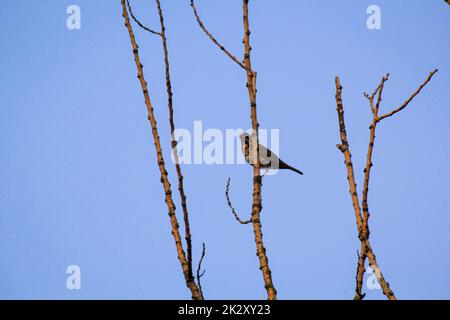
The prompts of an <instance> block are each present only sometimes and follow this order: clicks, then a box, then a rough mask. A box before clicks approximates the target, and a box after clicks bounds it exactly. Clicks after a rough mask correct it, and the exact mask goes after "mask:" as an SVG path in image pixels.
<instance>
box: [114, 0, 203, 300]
mask: <svg viewBox="0 0 450 320" xmlns="http://www.w3.org/2000/svg"><path fill="white" fill-rule="evenodd" d="M121 4H122V9H123V13H122V16H123V17H124V19H125V26H126V28H127V30H128V35H129V37H130V42H131V46H132V49H133V54H134V60H135V63H136V68H137V71H138V79H139V81H140V84H141V88H142V92H143V94H144V99H145V105H146V106H147V111H148V120H149V122H150V125H151V128H152V135H153V140H154V144H155V150H156V155H157V160H158V168H159V171H160V175H161V183H162V185H163V188H164V193H165V202H166V204H167V208H168V211H169V212H168V213H169V217H170V222H171V225H172V235H173V238H174V240H175V246H176V250H177V254H178V259H179V260H180V264H181V267H182V270H183V274H184V278H185V280H186V285H187V286H188V288H189V289H190V290H191V293H192V298H193V299H195V300H200V299H201V298H202V297H201V293H200V290H199V288H198V286H197V284H196V283H195V281H193V279H192V277H190V275H189V264H188V261H187V260H186V255H185V252H184V249H183V244H182V241H181V236H180V231H179V225H178V220H177V217H176V215H175V204H174V202H173V198H172V190H171V185H170V182H169V179H168V176H167V170H166V168H165V162H164V157H163V154H162V148H161V142H160V138H159V134H158V129H157V125H156V118H155V115H154V112H153V106H152V103H151V101H150V96H149V93H148V87H147V82H146V81H145V78H144V71H143V65H142V64H141V60H140V57H139V47H138V45H137V43H136V39H135V36H134V33H133V28H132V26H131V23H130V18H129V15H128V11H127V7H126V3H125V0H121Z"/></svg>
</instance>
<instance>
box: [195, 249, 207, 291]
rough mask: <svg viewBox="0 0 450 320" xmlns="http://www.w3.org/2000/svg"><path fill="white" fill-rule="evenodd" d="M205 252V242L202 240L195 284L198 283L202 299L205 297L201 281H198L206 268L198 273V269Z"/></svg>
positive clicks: (200, 266)
mask: <svg viewBox="0 0 450 320" xmlns="http://www.w3.org/2000/svg"><path fill="white" fill-rule="evenodd" d="M205 254H206V247H205V243H204V242H203V248H202V255H201V257H200V261H199V262H198V266H197V284H198V288H199V290H200V294H201V295H202V299H205V297H204V295H203V289H202V282H201V281H200V279H201V278H202V277H203V275H204V274H205V271H206V270H203V271H202V272H201V273H200V270H201V268H202V262H203V258H204V257H205Z"/></svg>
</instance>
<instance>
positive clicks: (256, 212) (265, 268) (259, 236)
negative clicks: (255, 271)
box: [243, 0, 277, 300]
mask: <svg viewBox="0 0 450 320" xmlns="http://www.w3.org/2000/svg"><path fill="white" fill-rule="evenodd" d="M248 3H249V0H243V21H244V48H245V52H244V63H245V70H246V72H247V89H248V96H249V99H250V117H251V120H252V129H253V132H252V134H254V135H255V139H256V143H254V144H253V151H252V152H253V153H254V155H255V158H254V159H258V156H257V155H258V154H259V141H258V139H259V137H258V128H259V123H258V117H257V112H256V92H257V90H256V72H254V71H253V69H252V65H251V58H250V53H251V50H252V48H251V46H250V34H251V32H250V27H249V21H248ZM261 187H262V179H261V175H260V172H259V161H256V162H255V163H254V165H253V205H252V223H253V232H254V235H255V243H256V254H257V256H258V258H259V265H260V268H261V271H262V274H263V279H264V287H265V288H266V291H267V298H268V299H269V300H275V299H276V298H277V290H276V289H275V286H274V285H273V281H272V272H271V270H270V267H269V260H268V258H267V255H266V248H265V247H264V242H263V233H262V225H261V220H260V214H261V210H262V199H261Z"/></svg>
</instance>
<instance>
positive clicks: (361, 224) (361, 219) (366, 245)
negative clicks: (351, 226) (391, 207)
mask: <svg viewBox="0 0 450 320" xmlns="http://www.w3.org/2000/svg"><path fill="white" fill-rule="evenodd" d="M437 71H438V70H433V71H432V72H431V73H430V74H429V76H428V78H427V79H426V80H425V82H424V83H422V84H421V85H420V87H419V88H418V89H417V90H416V91H415V92H414V93H412V95H411V96H410V97H409V98H408V99H407V100H406V101H405V102H404V103H402V104H401V105H400V106H399V107H397V108H395V109H393V110H392V111H390V112H388V113H385V114H382V115H379V108H380V104H381V100H382V94H383V89H384V85H385V82H386V81H388V79H389V74H387V75H385V76H384V77H383V78H382V79H381V82H380V84H379V85H378V86H377V88H376V89H375V91H374V92H373V93H372V94H371V95H369V94H367V93H364V96H365V97H366V98H367V99H368V101H369V105H370V110H371V111H372V123H371V125H370V127H369V130H370V135H369V146H368V149H367V157H366V166H365V168H364V184H363V189H362V206H360V202H359V198H358V191H357V186H356V182H355V174H354V169H353V163H352V155H351V153H350V146H349V143H348V138H347V132H346V129H345V121H344V107H343V104H342V86H341V82H340V79H339V77H336V79H335V83H336V105H337V108H336V110H337V113H338V119H339V131H340V137H341V144H338V145H337V147H338V149H339V150H340V151H341V152H342V153H343V154H344V158H345V165H346V168H347V179H348V183H349V187H350V196H351V199H352V203H353V209H354V212H355V218H356V226H357V229H358V238H359V240H360V241H361V249H360V252H358V265H357V269H356V289H355V296H354V299H355V300H361V299H363V298H364V296H365V294H364V293H362V283H363V279H364V273H365V261H366V258H367V259H368V260H369V264H370V266H371V267H372V269H373V270H374V273H375V276H376V278H377V280H378V283H379V284H380V286H381V287H382V289H383V293H384V295H385V296H386V297H387V298H388V299H389V300H395V299H396V297H395V295H394V292H393V291H392V290H391V288H390V286H389V283H388V282H387V281H386V279H385V277H384V276H383V274H382V273H381V270H380V267H379V265H378V263H377V260H376V257H375V254H374V251H373V249H372V246H371V244H370V241H369V235H370V230H369V216H370V213H369V206H368V194H369V180H370V173H371V168H372V166H373V163H372V154H373V149H374V143H375V130H376V128H377V124H378V123H380V122H381V121H382V120H384V119H386V118H388V117H391V116H393V115H394V114H396V113H397V112H400V111H401V110H403V109H404V108H406V106H408V104H409V103H410V102H411V101H412V100H413V99H414V97H415V96H416V95H418V94H419V92H420V91H421V90H422V89H423V87H425V86H426V85H427V83H428V82H429V81H430V80H431V78H432V77H433V76H434V74H435V73H436V72H437ZM375 98H376V100H375ZM375 101H376V102H375ZM361 207H362V213H361Z"/></svg>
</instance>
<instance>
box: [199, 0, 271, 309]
mask: <svg viewBox="0 0 450 320" xmlns="http://www.w3.org/2000/svg"><path fill="white" fill-rule="evenodd" d="M248 3H249V0H243V23H244V40H243V43H244V63H242V62H240V61H239V60H238V59H237V58H236V57H235V56H234V55H232V54H231V53H230V52H229V51H228V50H227V49H225V47H224V46H223V45H221V44H220V43H219V42H218V41H217V40H216V38H215V37H214V36H213V35H212V34H211V33H210V32H209V31H208V30H207V29H206V27H205V25H204V24H203V22H202V20H201V19H200V17H199V15H198V12H197V8H196V7H195V2H194V0H191V6H192V9H193V11H194V15H195V18H196V20H197V22H198V24H199V26H200V28H201V29H202V30H203V31H204V32H205V34H206V35H207V36H208V37H209V38H210V39H211V40H212V41H213V42H214V43H215V44H216V45H217V46H218V47H219V48H220V49H221V50H222V51H223V52H224V53H225V54H226V55H227V56H228V57H229V58H231V60H233V61H234V62H236V63H237V64H238V65H239V66H240V67H242V68H243V69H244V70H245V71H246V75H247V89H248V95H249V101H250V118H251V122H252V129H253V132H252V139H254V141H253V150H251V151H250V152H253V154H254V157H253V159H258V157H257V156H256V155H257V154H258V151H259V150H258V149H259V143H258V127H259V124H258V117H257V112H256V92H257V90H256V72H255V71H254V70H253V69H252V66H251V58H250V52H251V46H250V27H249V20H248ZM261 188H262V177H261V175H260V170H259V162H258V161H255V163H254V166H253V194H252V213H251V216H252V217H251V219H250V220H248V221H243V220H241V219H240V218H239V216H238V215H237V214H236V212H235V210H234V208H233V206H232V205H231V201H230V199H229V195H228V190H229V180H228V182H227V188H226V192H225V194H226V196H227V201H228V205H229V206H230V208H231V211H232V212H233V214H234V216H235V218H236V220H237V221H238V222H240V223H241V224H248V223H250V222H251V223H252V225H253V233H254V237H255V244H256V255H257V256H258V260H259V266H260V269H261V272H262V275H263V280H264V287H265V289H266V291H267V298H268V299H269V300H275V299H276V297H277V291H276V289H275V287H274V285H273V281H272V272H271V270H270V267H269V260H268V258H267V255H266V249H265V247H264V242H263V232H262V225H261V219H260V214H261V210H262V199H261Z"/></svg>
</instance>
